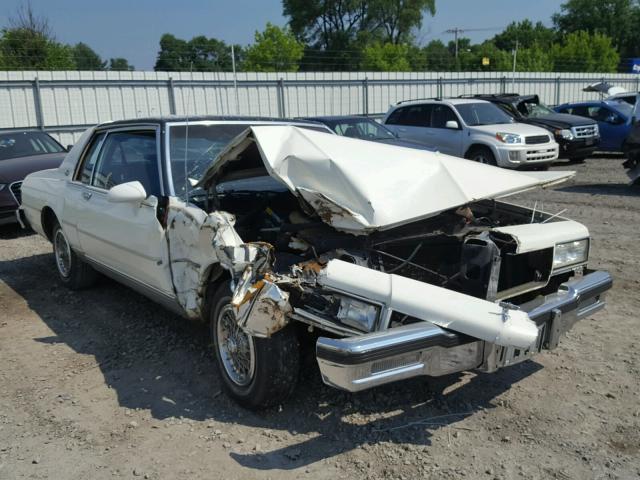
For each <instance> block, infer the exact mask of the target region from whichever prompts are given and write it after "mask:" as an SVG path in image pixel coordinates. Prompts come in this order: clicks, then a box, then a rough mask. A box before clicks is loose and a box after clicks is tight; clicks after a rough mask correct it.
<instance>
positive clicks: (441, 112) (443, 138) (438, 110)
mask: <svg viewBox="0 0 640 480" xmlns="http://www.w3.org/2000/svg"><path fill="white" fill-rule="evenodd" d="M447 122H455V123H456V124H457V125H458V127H457V128H447ZM460 125H461V122H460V119H459V118H458V115H457V114H456V113H455V112H454V111H453V109H452V108H451V107H449V106H448V105H433V108H432V109H431V126H430V128H429V129H428V130H429V132H434V135H435V136H436V138H437V140H434V141H433V144H437V146H438V149H439V150H440V151H441V152H442V153H446V154H447V155H454V156H462V128H461V126H460Z"/></svg>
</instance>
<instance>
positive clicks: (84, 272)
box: [51, 222, 98, 290]
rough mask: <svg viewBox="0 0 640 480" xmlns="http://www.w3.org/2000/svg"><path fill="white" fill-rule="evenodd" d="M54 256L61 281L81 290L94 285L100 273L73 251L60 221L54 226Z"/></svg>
mask: <svg viewBox="0 0 640 480" xmlns="http://www.w3.org/2000/svg"><path fill="white" fill-rule="evenodd" d="M51 241H52V243H53V258H54V260H55V264H56V271H57V272H58V278H60V281H61V282H62V283H63V284H64V285H65V286H66V287H68V288H70V289H71V290H81V289H83V288H88V287H90V286H92V285H93V284H94V283H95V282H96V280H97V278H98V273H97V272H96V271H95V270H94V269H93V268H91V266H90V265H88V264H87V263H86V262H84V261H82V260H81V259H80V258H79V257H78V255H77V254H76V253H75V252H74V251H73V248H71V245H70V244H69V241H68V240H67V236H66V235H65V233H64V230H62V227H61V226H60V224H59V223H57V222H56V223H55V225H54V226H53V233H52V234H51Z"/></svg>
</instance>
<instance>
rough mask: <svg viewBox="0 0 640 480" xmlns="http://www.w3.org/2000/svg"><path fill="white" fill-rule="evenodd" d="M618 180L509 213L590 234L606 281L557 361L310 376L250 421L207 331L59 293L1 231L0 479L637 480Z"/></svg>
mask: <svg viewBox="0 0 640 480" xmlns="http://www.w3.org/2000/svg"><path fill="white" fill-rule="evenodd" d="M620 163H621V160H620V159H594V160H589V161H588V162H587V164H586V165H579V166H572V167H571V168H572V169H575V170H577V171H578V175H577V177H576V179H575V180H574V181H572V182H570V183H569V184H566V185H564V186H562V187H559V188H557V189H556V190H554V191H543V192H531V193H528V194H527V195H526V196H523V197H522V198H520V199H519V200H520V201H521V203H527V204H529V205H532V204H533V202H534V201H535V200H538V206H540V202H543V203H544V209H545V210H547V211H551V212H554V213H555V212H558V211H560V210H564V209H567V212H566V215H568V216H570V217H572V218H574V219H576V220H579V221H581V222H584V223H585V224H587V225H588V226H589V228H590V229H591V232H592V235H593V248H592V259H593V260H592V262H591V266H592V267H597V268H604V269H607V270H609V271H611V272H612V273H613V275H614V277H615V282H616V283H615V288H614V290H613V292H612V293H611V294H610V296H609V307H608V309H607V310H606V311H605V312H603V313H600V314H598V315H597V316H596V317H595V318H593V319H589V320H585V321H583V322H581V323H579V324H578V325H577V326H576V328H575V329H574V330H573V331H572V332H571V333H570V335H569V336H568V338H565V339H564V341H563V342H562V344H561V346H560V348H558V349H557V350H555V351H554V352H551V353H545V354H543V355H540V356H538V357H537V358H536V359H535V361H529V362H526V363H523V364H520V365H518V366H514V367H511V368H508V369H504V370H502V371H500V372H498V373H496V374H492V375H478V374H473V373H469V374H464V375H461V376H450V377H445V378H440V379H437V380H428V379H419V380H415V381H410V382H405V383H400V384H396V385H391V386H388V387H383V388H379V389H376V390H373V391H369V392H365V393H362V394H358V395H350V394H345V393H342V392H339V391H336V390H333V389H331V388H329V387H326V386H324V385H323V384H322V382H321V381H320V379H319V376H318V372H317V368H316V367H315V366H314V365H313V364H312V363H310V364H309V365H308V367H307V368H306V369H305V370H306V371H305V372H304V375H303V378H302V379H301V382H300V385H299V388H298V391H297V394H296V395H295V396H294V398H292V399H291V400H290V401H289V402H288V403H286V404H284V405H282V406H281V407H279V408H277V409H273V410H269V411H266V412H262V413H259V414H255V413H251V412H248V411H245V410H242V409H240V408H239V407H238V406H236V405H235V404H234V403H232V402H231V401H230V400H229V399H227V398H226V397H225V395H224V394H223V393H221V385H220V379H219V378H218V377H217V374H216V373H215V370H214V364H213V355H212V352H211V351H210V349H209V347H208V345H207V341H206V338H205V332H204V329H203V328H201V327H199V326H197V325H192V324H188V323H185V322H184V321H183V320H181V319H180V318H177V317H175V316H174V315H172V314H170V313H167V312H166V311H164V310H162V309H161V308H160V307H157V306H156V305H154V304H153V303H151V302H150V301H148V300H146V299H145V298H143V297H141V296H139V295H137V294H136V293H133V292H132V291H130V290H128V289H126V288H125V287H122V286H120V285H117V284H115V283H113V282H111V281H108V280H104V281H102V282H101V284H100V285H99V286H98V287H97V288H94V289H92V290H89V291H84V292H81V293H70V292H69V291H67V290H65V289H64V288H63V287H61V286H60V285H59V284H58V282H57V281H56V277H55V272H54V267H53V261H52V255H51V253H50V250H51V248H50V245H49V244H48V243H47V242H45V241H44V240H42V239H41V238H39V237H37V236H35V235H23V234H21V233H20V232H18V231H17V230H16V229H14V228H4V227H3V230H1V231H0V312H1V314H0V365H1V366H0V479H14V478H56V479H87V478H92V479H103V478H114V477H125V478H131V477H140V478H151V479H159V478H163V479H164V478H189V479H195V478H207V479H211V478H237V479H253V478H261V479H262V478H274V479H275V478H278V479H289V478H310V479H320V478H323V479H324V478H326V479H336V478H350V479H351V478H394V479H411V478H434V479H436V478H437V479H443V478H444V479H447V478H455V479H457V478H487V479H494V478H498V479H512V478H526V479H546V478H559V479H587V478H620V479H630V478H638V477H639V476H640V356H639V355H638V350H639V349H640V328H638V327H639V326H638V317H637V312H638V311H639V310H640V299H639V296H638V292H639V291H640V273H638V272H639V270H640V249H639V248H638V234H639V233H640V229H639V227H638V225H640V208H639V207H640V188H630V187H628V186H627V185H626V177H625V175H624V172H623V170H622V169H621V167H620ZM559 168H566V167H559Z"/></svg>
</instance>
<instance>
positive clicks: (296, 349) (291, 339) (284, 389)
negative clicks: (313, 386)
mask: <svg viewBox="0 0 640 480" xmlns="http://www.w3.org/2000/svg"><path fill="white" fill-rule="evenodd" d="M209 305H210V309H209V331H210V335H211V340H212V344H213V349H214V351H215V356H216V360H217V365H218V370H219V372H220V376H221V377H222V384H223V386H224V389H225V391H226V392H227V394H228V395H229V396H230V397H231V398H233V399H234V400H236V401H237V402H238V403H239V404H240V405H242V406H244V407H246V408H250V409H254V410H255V409H260V408H265V407H269V406H272V405H277V404H278V403H280V402H282V401H283V400H284V399H285V398H287V397H288V396H289V395H290V394H291V393H292V392H293V390H294V389H295V387H296V383H297V380H298V373H299V369H300V344H299V342H298V338H297V336H296V334H295V331H294V330H293V329H292V328H291V327H288V328H284V329H282V330H280V331H279V332H277V333H275V334H273V335H272V336H271V337H269V338H256V337H253V336H251V335H249V334H248V333H247V332H245V331H244V330H242V329H241V328H240V327H239V326H238V324H237V322H236V317H235V311H234V309H233V307H232V305H231V283H230V282H229V281H226V282H224V283H223V284H222V285H220V287H219V288H218V289H217V291H216V292H215V294H214V295H213V298H212V299H211V301H210V302H209Z"/></svg>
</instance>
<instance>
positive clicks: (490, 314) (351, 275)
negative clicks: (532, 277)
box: [318, 260, 538, 349]
mask: <svg viewBox="0 0 640 480" xmlns="http://www.w3.org/2000/svg"><path fill="white" fill-rule="evenodd" d="M318 283H320V284H321V285H324V286H326V287H329V288H333V289H336V290H340V291H344V292H349V293H351V294H354V295H359V296H361V297H363V298H367V299H370V300H374V301H377V302H380V303H383V304H385V305H386V306H387V307H389V308H391V309H392V310H394V311H396V312H399V313H403V314H405V315H410V316H412V317H415V318H419V319H421V320H425V321H428V322H431V323H433V324H435V325H438V326H440V327H443V328H448V329H450V330H454V331H456V332H459V333H463V334H465V335H470V336H472V337H476V338H479V339H481V340H485V341H487V342H491V343H495V344H497V345H501V346H513V347H517V348H524V349H526V348H528V347H530V346H531V345H532V344H533V343H534V342H535V341H536V339H537V337H538V327H537V326H536V324H535V323H534V322H533V321H531V319H529V317H528V315H527V314H526V313H525V312H522V311H519V310H514V309H509V308H506V307H504V306H502V305H499V304H496V303H492V302H488V301H486V300H482V299H479V298H476V297H471V296H469V295H465V294H462V293H458V292H454V291H452V290H447V289H445V288H441V287H436V286H434V285H431V284H428V283H423V282H419V281H416V280H412V279H410V278H406V277H401V276H399V275H393V274H392V275H389V274H387V273H383V272H379V271H376V270H371V269H368V268H366V267H361V266H358V265H354V264H351V263H347V262H343V261H341V260H331V261H329V263H328V264H327V266H326V268H325V269H324V270H322V271H321V272H320V275H319V276H318Z"/></svg>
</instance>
